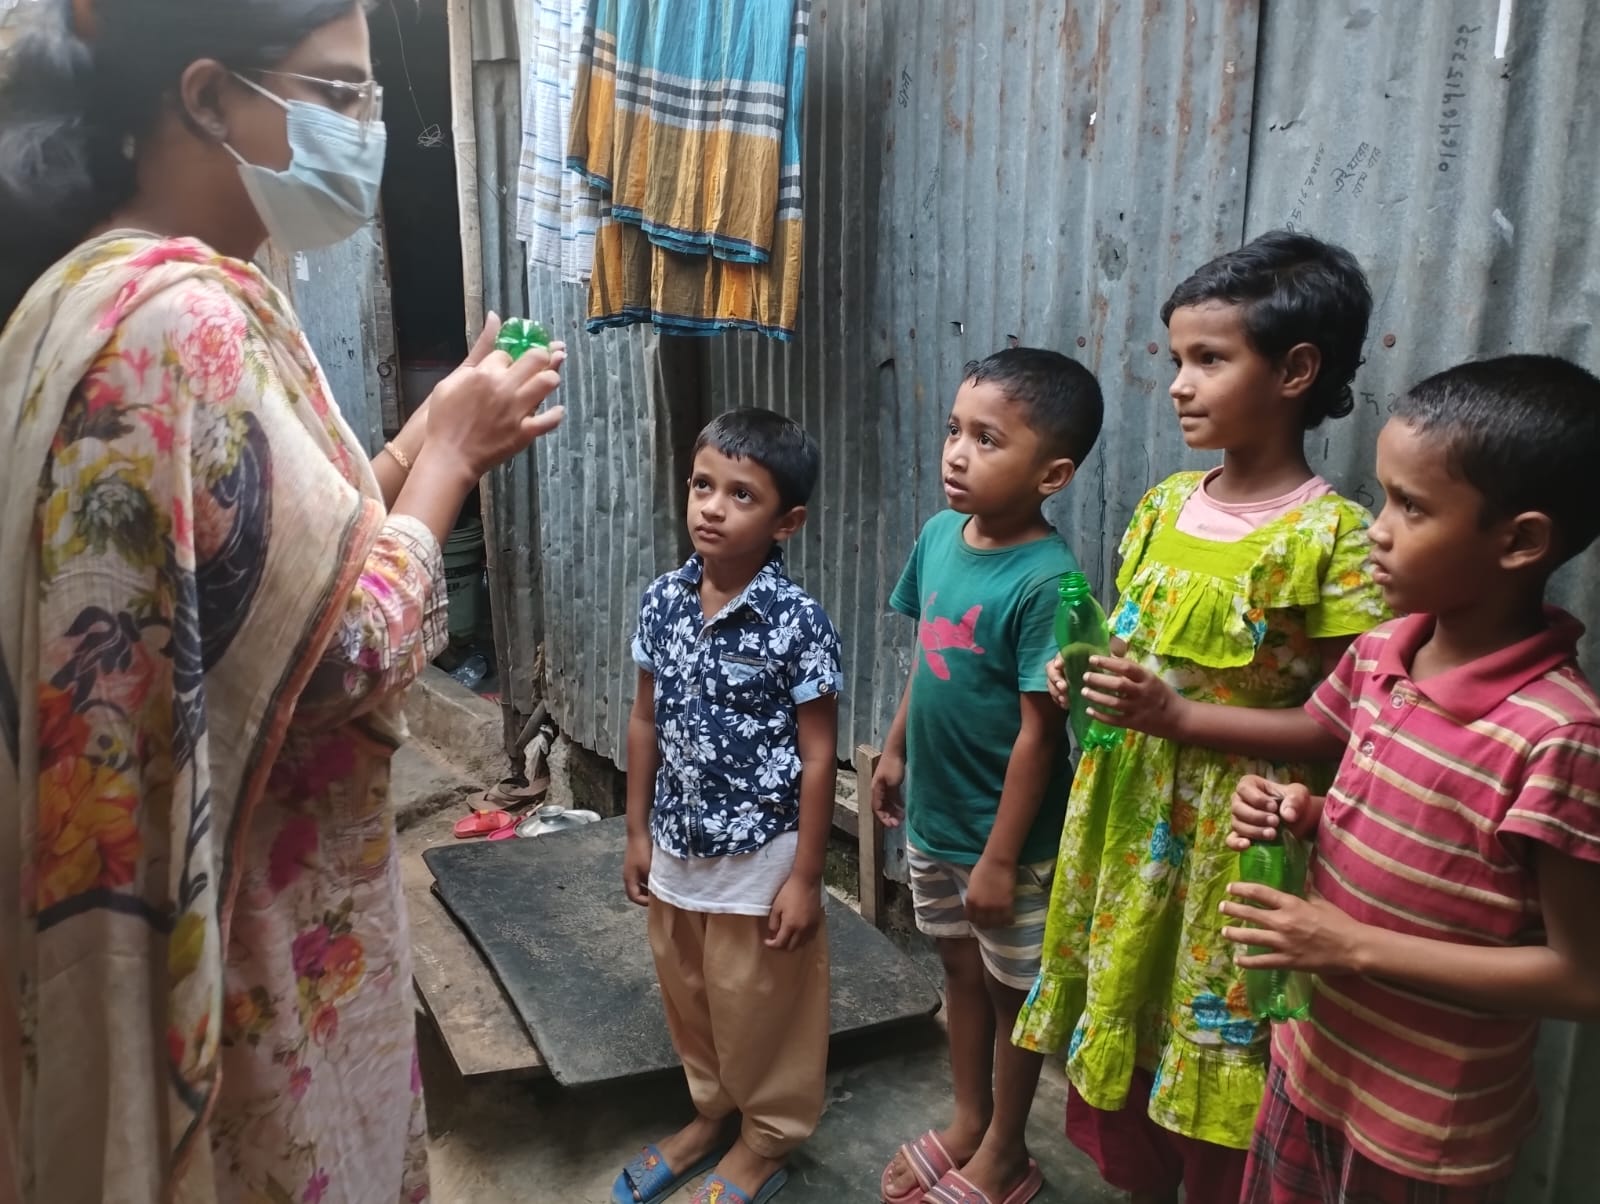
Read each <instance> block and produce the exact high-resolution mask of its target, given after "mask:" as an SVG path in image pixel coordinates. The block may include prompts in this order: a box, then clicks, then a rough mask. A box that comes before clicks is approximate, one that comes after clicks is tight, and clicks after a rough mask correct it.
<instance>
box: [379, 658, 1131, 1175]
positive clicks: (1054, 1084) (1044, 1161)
mask: <svg viewBox="0 0 1600 1204" xmlns="http://www.w3.org/2000/svg"><path fill="white" fill-rule="evenodd" d="M433 684H434V688H433V689H432V690H431V691H424V692H423V693H424V694H425V695H427V697H425V698H423V699H420V700H419V701H418V702H417V704H416V705H414V706H412V707H410V708H408V710H409V711H410V713H411V716H412V725H413V731H414V735H417V734H420V735H423V736H434V737H435V738H437V739H438V740H439V741H440V743H442V744H444V745H445V746H447V747H449V748H450V750H451V751H450V753H449V755H448V757H446V756H445V755H442V754H441V753H440V752H439V751H438V748H437V746H434V745H430V744H429V743H428V742H427V741H426V740H425V739H414V740H413V742H412V743H411V744H408V745H407V746H406V747H405V748H404V749H403V750H402V752H401V753H400V754H399V756H397V758H396V762H395V783H394V794H395V802H396V805H397V807H398V809H399V813H400V823H401V826H402V835H401V844H402V847H403V848H404V850H405V856H406V866H405V872H406V874H407V877H408V878H410V877H413V876H415V875H417V874H423V875H426V874H427V870H426V868H425V867H424V866H422V864H421V852H422V850H423V849H424V848H426V847H428V846H429V845H431V844H434V843H438V842H440V841H443V840H449V839H450V835H449V825H450V823H451V822H452V821H453V820H454V819H455V818H456V817H457V816H459V815H461V814H463V813H464V811H465V807H466V805H467V800H468V799H469V798H470V797H471V795H472V793H473V792H474V790H475V789H477V788H478V787H479V786H480V785H481V784H482V782H483V781H484V780H485V779H486V778H488V777H492V776H495V775H497V773H498V769H499V766H498V763H497V761H496V758H495V756H494V755H493V752H492V751H490V752H488V753H486V752H485V751H484V747H485V746H484V744H483V743H482V741H483V740H484V739H486V738H487V739H488V740H489V741H491V743H493V742H497V741H498V732H499V729H498V724H497V722H490V721H489V720H490V718H496V719H497V716H491V715H490V714H489V713H487V712H484V711H482V710H474V708H473V706H472V705H471V704H470V703H469V702H468V701H467V700H466V699H464V698H463V697H461V696H460V695H459V694H456V695H452V692H451V691H450V690H449V689H448V688H444V689H440V688H439V685H438V683H437V681H434V683H433ZM464 747H465V748H466V749H467V750H468V751H466V755H462V752H463V749H464ZM556 763H557V774H556V777H557V781H556V783H555V786H556V790H555V796H556V797H559V798H560V799H561V801H563V802H567V803H568V805H577V806H583V805H585V801H586V800H585V799H583V798H579V797H573V796H574V793H580V794H581V793H583V786H582V783H581V781H580V779H578V778H577V777H576V776H574V777H573V778H571V779H568V778H567V777H566V776H565V775H563V774H561V773H560V771H559V766H560V764H561V763H562V758H559V757H558V758H556ZM575 783H576V784H577V790H576V791H575V790H574V784H575ZM597 803H599V800H595V801H594V802H591V804H590V805H596V804H597ZM599 809H601V810H609V807H608V806H606V805H604V804H603V803H599ZM919 960H920V961H921V962H922V963H923V964H924V965H926V966H927V968H928V971H929V973H930V974H932V975H933V976H935V977H936V976H937V960H936V959H935V958H933V957H932V954H931V951H928V950H925V949H924V950H922V951H921V953H920V957H919ZM507 1017H508V1019H511V1020H512V1022H513V1023H514V1019H513V1018H512V1016H511V1013H510V1011H509V1005H508V1007H507ZM418 1020H419V1024H418V1031H419V1036H420V1039H421V1045H422V1066H423V1075H424V1082H425V1085H426V1090H427V1094H428V1110H429V1122H430V1128H431V1130H432V1132H433V1137H432V1143H431V1155H432V1172H433V1198H434V1199H435V1200H438V1201H441V1202H442V1204H547V1202H548V1204H554V1202H555V1201H563V1202H568V1204H605V1202H606V1201H608V1200H610V1198H611V1196H610V1192H611V1184H612V1181H613V1180H614V1179H615V1178H616V1175H617V1171H618V1170H619V1169H620V1167H621V1165H622V1164H623V1163H624V1162H625V1161H627V1159H628V1158H629V1157H631V1156H632V1154H633V1153H634V1152H635V1151H637V1149H638V1148H639V1147H640V1146H642V1145H643V1144H645V1143H646V1142H648V1141H652V1140H655V1139H657V1138H659V1137H661V1136H662V1135H663V1134H665V1133H667V1132H669V1131H671V1130H672V1129H673V1128H676V1127H677V1126H679V1125H681V1124H682V1123H683V1122H684V1121H685V1120H686V1119H687V1118H688V1116H689V1101H688V1097H687V1094H686V1092H685V1091H684V1089H683V1085H682V1081H681V1079H676V1078H673V1077H662V1078H657V1079H653V1080H636V1081H631V1082H626V1083H620V1084H616V1085H612V1086H609V1087H605V1088H600V1089H595V1090H589V1091H570V1090H565V1089H563V1088H560V1087H558V1086H556V1085H555V1083H554V1082H552V1081H551V1080H549V1079H547V1078H543V1079H524V1080H521V1081H516V1080H508V1079H506V1078H504V1077H498V1078H497V1077H493V1076H489V1077H479V1078H474V1079H470V1080H467V1079H463V1078H462V1077H461V1075H460V1074H459V1073H458V1072H457V1070H456V1067H455V1063H454V1061H453V1060H452V1058H451V1056H450V1054H449V1052H447V1051H446V1049H445V1047H444V1045H443V1043H442V1041H441V1040H440V1038H439V1036H438V1033H437V1031H436V1030H435V1029H434V1027H433V1025H432V1022H431V1021H429V1020H428V1019H427V1018H426V1017H425V1016H424V1015H422V1014H421V1013H420V1012H419V1016H418ZM828 1083H829V1091H828V1103H827V1110H826V1113H825V1114H824V1116H823V1120H822V1124H821V1127H820V1128H819V1129H818V1131H817V1133H816V1135H815V1136H814V1137H813V1138H812V1140H811V1141H810V1142H809V1143H808V1144H807V1145H806V1146H805V1147H804V1148H803V1149H802V1150H801V1151H799V1152H798V1153H797V1154H796V1156H795V1158H794V1161H793V1163H792V1167H791V1178H790V1182H789V1186H788V1187H787V1188H786V1189H785V1190H784V1191H783V1192H782V1194H781V1195H780V1196H779V1197H778V1200H779V1201H780V1202H791V1204H824V1202H827V1204H835V1202H843V1201H851V1202H854V1201H872V1200H876V1199H878V1180H879V1176H880V1174H881V1172H882V1169H883V1166H884V1163H885V1162H886V1161H887V1160H888V1158H889V1157H890V1156H891V1155H892V1153H893V1151H894V1150H895V1148H896V1147H897V1146H898V1145H899V1143H900V1142H902V1141H905V1140H906V1139H908V1138H909V1137H912V1136H914V1135H915V1134H917V1133H919V1132H921V1131H922V1130H924V1129H927V1128H929V1127H932V1126H935V1125H939V1124H943V1123H944V1122H945V1121H946V1120H947V1119H948V1117H947V1112H948V1099H949V1064H948V1060H947V1058H946V1055H945V1050H944V1039H943V1032H942V1030H941V1029H940V1028H939V1026H938V1024H937V1023H929V1024H926V1025H923V1026H921V1027H919V1028H916V1029H913V1030H911V1031H905V1032H901V1033H899V1034H895V1035H893V1036H890V1037H888V1038H885V1037H883V1036H881V1035H879V1036H874V1037H870V1038H865V1039H863V1040H862V1041H861V1042H858V1043H856V1044H854V1045H846V1046H839V1045H836V1047H835V1049H834V1056H833V1059H832V1062H831V1065H830V1071H829V1078H828ZM1065 1100H1066V1088H1065V1082H1064V1080H1063V1079H1062V1077H1061V1075H1060V1073H1059V1071H1058V1070H1057V1069H1056V1068H1055V1067H1054V1066H1047V1067H1046V1071H1045V1076H1044V1081H1043V1082H1042V1084H1041V1086H1040V1089H1039V1095H1038V1098H1037V1101H1036V1103H1035V1105H1034V1110H1033V1119H1032V1122H1031V1124H1030V1127H1029V1143H1030V1146H1031V1147H1032V1149H1033V1152H1034V1156H1035V1157H1036V1158H1038V1160H1039V1162H1040V1164H1041V1166H1042V1167H1043V1169H1044V1173H1045V1180H1046V1187H1045V1190H1044V1191H1043V1192H1042V1193H1041V1194H1040V1195H1039V1196H1038V1197H1036V1199H1037V1200H1038V1201H1040V1204H1110V1202H1111V1201H1117V1200H1121V1199H1123V1198H1124V1197H1122V1196H1121V1195H1120V1193H1117V1192H1114V1191H1112V1190H1111V1189H1109V1188H1108V1187H1106V1186H1105V1184H1104V1183H1102V1182H1101V1180H1100V1178H1099V1176H1098V1174H1097V1173H1096V1172H1095V1170H1094V1168H1093V1167H1092V1166H1091V1165H1090V1164H1089V1163H1088V1162H1087V1161H1086V1160H1085V1159H1084V1158H1083V1157H1082V1155H1080V1154H1079V1153H1078V1152H1077V1151H1076V1150H1075V1149H1073V1148H1072V1147H1071V1146H1070V1145H1069V1144H1068V1143H1067V1141H1066V1140H1065V1138H1064V1137H1063V1136H1062V1134H1061V1122H1062V1116H1063V1112H1064V1107H1065ZM690 1194H691V1193H690V1192H689V1191H687V1190H685V1191H683V1192H680V1193H679V1194H678V1195H677V1196H675V1197H674V1201H675V1202H676V1204H687V1201H688V1199H689V1196H690Z"/></svg>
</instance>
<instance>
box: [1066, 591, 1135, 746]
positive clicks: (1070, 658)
mask: <svg viewBox="0 0 1600 1204" xmlns="http://www.w3.org/2000/svg"><path fill="white" fill-rule="evenodd" d="M1060 597H1061V602H1060V604H1059V605H1058V606H1057V607H1056V646H1057V647H1058V648H1060V649H1061V659H1062V661H1063V662H1064V663H1065V664H1066V668H1067V684H1068V685H1069V686H1070V687H1071V689H1072V706H1071V709H1070V710H1068V712H1067V723H1068V724H1069V726H1071V728H1072V735H1073V738H1074V739H1076V740H1077V742H1078V747H1079V748H1080V749H1082V750H1083V751H1084V752H1088V751H1089V750H1090V749H1093V748H1115V747H1116V746H1117V745H1118V744H1120V743H1121V742H1122V734H1123V733H1122V729H1121V728H1117V727H1112V726H1110V725H1109V724H1105V723H1101V722H1100V720H1098V719H1095V718H1093V717H1092V716H1090V714H1089V703H1088V701H1087V700H1086V699H1085V698H1084V697H1083V675H1084V674H1085V673H1087V672H1088V671H1089V658H1090V657H1091V656H1107V655H1109V654H1110V652H1111V626H1110V624H1109V623H1107V622H1106V612H1105V611H1103V610H1101V609H1100V603H1098V602H1096V601H1095V600H1094V595H1093V594H1092V593H1090V592H1089V579H1088V578H1087V577H1085V576H1084V575H1083V574H1082V573H1064V574H1063V575H1062V577H1061V590H1060Z"/></svg>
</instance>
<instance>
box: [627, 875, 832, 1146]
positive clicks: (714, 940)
mask: <svg viewBox="0 0 1600 1204" xmlns="http://www.w3.org/2000/svg"><path fill="white" fill-rule="evenodd" d="M766 937H767V917H766V916H730V915H711V914H707V913H705V912H697V911H683V910H680V909H679V908H676V907H673V906H672V905H671V904H670V903H663V902H661V900H659V899H651V900H650V950H651V952H652V953H654V954H655V960H656V978H657V979H658V980H659V982H660V983H661V997H662V1002H663V1003H664V1004H665V1005H666V1011H667V1028H668V1029H669V1030H670V1031H671V1033H672V1044H673V1046H674V1048H676V1049H677V1051H678V1057H679V1058H680V1059H681V1060H682V1061H683V1072H684V1074H685V1076H686V1077H687V1078H688V1080H689V1094H690V1096H691V1097H692V1098H693V1100H694V1106H695V1110H696V1111H698V1112H699V1113H700V1115H702V1116H707V1117H711V1118H713V1119H716V1118H719V1117H723V1116H727V1115H728V1114H729V1113H731V1112H735V1111H737V1112H738V1113H739V1114H740V1115H741V1117H742V1118H743V1123H742V1126H741V1129H740V1134H741V1136H742V1137H743V1139H744V1142H745V1144H746V1145H748V1146H749V1147H750V1148H751V1149H752V1150H754V1151H755V1152H756V1153H757V1154H759V1155H761V1157H763V1158H783V1157H785V1156H787V1155H788V1153H789V1152H790V1151H791V1150H793V1149H794V1148H795V1147H796V1146H798V1145H799V1144H800V1143H801V1142H803V1141H805V1140H806V1138H808V1137H810V1136H811V1134H812V1132H813V1131H814V1130H815V1129H816V1127H817V1121H818V1120H819V1119H821V1116H822V1098H823V1091H824V1089H825V1085H826V1081H827V1071H828V1031H829V1025H828V932H827V928H826V924H824V927H822V928H821V929H819V930H818V932H817V935H816V936H815V937H813V938H812V939H811V941H810V942H809V943H808V944H806V945H804V946H803V947H801V948H800V949H797V950H796V951H795V952H793V953H784V952H778V951H775V950H772V949H768V948H767V947H766V945H765V943H764V942H765V940H766Z"/></svg>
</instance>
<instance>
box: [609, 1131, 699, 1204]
mask: <svg viewBox="0 0 1600 1204" xmlns="http://www.w3.org/2000/svg"><path fill="white" fill-rule="evenodd" d="M726 1152H727V1151H726V1150H714V1151H713V1152H711V1153H709V1154H707V1155H706V1156H705V1157H704V1158H702V1159H700V1161H699V1162H697V1163H695V1164H694V1165H693V1166H691V1167H686V1168H684V1169H683V1170H682V1171H679V1172H676V1173H674V1171H673V1170H672V1168H671V1167H669V1166H668V1165H667V1160H666V1159H665V1158H663V1157H662V1156H661V1151H660V1150H659V1149H657V1148H656V1147H655V1146H653V1145H647V1146H645V1147H644V1149H642V1150H640V1151H639V1156H638V1157H637V1158H635V1159H634V1160H633V1161H632V1162H630V1163H628V1165H627V1166H625V1167H623V1168H622V1173H621V1174H620V1175H618V1176H617V1181H616V1182H615V1183H613V1184H612V1185H611V1201H612V1204H662V1201H664V1200H666V1199H668V1198H669V1197H670V1196H671V1195H672V1194H673V1193H674V1192H675V1191H677V1190H678V1189H679V1188H680V1187H682V1186H683V1185H684V1184H685V1183H687V1182H689V1180H690V1179H693V1178H694V1177H695V1176H696V1175H703V1174H705V1173H706V1172H707V1171H709V1170H710V1169H711V1168H712V1167H714V1166H716V1165H717V1163H719V1162H721V1161H722V1155H723V1154H724V1153H726Z"/></svg>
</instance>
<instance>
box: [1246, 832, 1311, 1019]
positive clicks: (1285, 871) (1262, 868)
mask: <svg viewBox="0 0 1600 1204" xmlns="http://www.w3.org/2000/svg"><path fill="white" fill-rule="evenodd" d="M1239 879H1240V881H1242V882H1255V883H1259V884H1260V885H1262V886H1269V887H1271V888H1272V889H1273V890H1278V891H1283V892H1284V893H1285V894H1289V895H1298V896H1301V897H1304V895H1305V890H1306V846H1305V843H1304V842H1303V841H1301V840H1300V839H1299V838H1298V837H1296V836H1295V834H1294V833H1293V832H1290V831H1289V830H1288V829H1286V828H1282V827H1280V828H1279V830H1278V838H1277V839H1276V840H1274V841H1270V842H1268V843H1265V844H1263V843H1256V844H1252V845H1251V846H1250V847H1249V848H1248V849H1246V850H1245V851H1244V852H1242V853H1240V854H1239ZM1249 952H1250V953H1265V952H1266V950H1265V949H1263V948H1262V947H1261V946H1259V945H1251V946H1250V947H1249ZM1307 987H1308V983H1307V980H1306V976H1305V975H1304V974H1302V973H1300V972H1299V971H1296V970H1246V971H1245V972H1244V993H1245V999H1246V1001H1247V1002H1248V1003H1249V1005H1250V1013H1251V1015H1253V1016H1254V1017H1255V1018H1256V1019H1257V1020H1303V1019H1305V1017H1306V1016H1307V1014H1309V1012H1310V1010H1311V1006H1310V992H1309V990H1308V989H1307Z"/></svg>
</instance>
